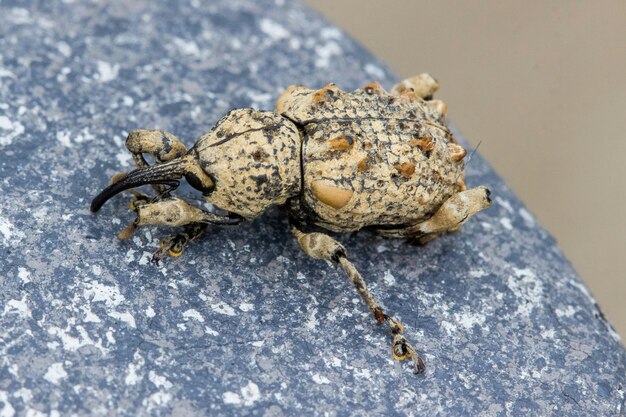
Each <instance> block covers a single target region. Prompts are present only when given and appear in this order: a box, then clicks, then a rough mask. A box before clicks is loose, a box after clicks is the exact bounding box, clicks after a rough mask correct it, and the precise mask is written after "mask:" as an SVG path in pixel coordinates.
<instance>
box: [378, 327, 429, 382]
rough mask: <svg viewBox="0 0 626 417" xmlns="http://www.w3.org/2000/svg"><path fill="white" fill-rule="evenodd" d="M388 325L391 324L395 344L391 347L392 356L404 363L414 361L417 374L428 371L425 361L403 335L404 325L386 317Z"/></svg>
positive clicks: (390, 328)
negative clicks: (407, 360)
mask: <svg viewBox="0 0 626 417" xmlns="http://www.w3.org/2000/svg"><path fill="white" fill-rule="evenodd" d="M385 319H386V321H387V323H388V324H389V330H390V331H391V336H392V337H393V344H392V346H391V354H392V355H393V357H394V359H396V360H399V361H403V360H405V359H411V360H412V361H413V365H414V366H415V370H414V372H415V373H416V374H421V373H422V372H424V370H425V369H426V365H424V361H423V360H422V358H421V357H420V355H419V354H418V353H417V351H416V350H415V348H414V347H413V346H412V345H411V344H410V343H409V341H408V340H406V337H404V335H403V334H402V331H403V330H404V329H403V327H402V324H401V323H400V322H399V321H398V320H396V319H394V318H393V317H390V316H386V317H385Z"/></svg>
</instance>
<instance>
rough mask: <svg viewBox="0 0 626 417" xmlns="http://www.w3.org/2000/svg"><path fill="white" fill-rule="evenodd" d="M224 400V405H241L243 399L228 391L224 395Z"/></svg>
mask: <svg viewBox="0 0 626 417" xmlns="http://www.w3.org/2000/svg"><path fill="white" fill-rule="evenodd" d="M222 399H223V400H224V404H241V398H240V397H239V394H237V393H236V392H232V391H226V392H225V393H224V394H223V395H222Z"/></svg>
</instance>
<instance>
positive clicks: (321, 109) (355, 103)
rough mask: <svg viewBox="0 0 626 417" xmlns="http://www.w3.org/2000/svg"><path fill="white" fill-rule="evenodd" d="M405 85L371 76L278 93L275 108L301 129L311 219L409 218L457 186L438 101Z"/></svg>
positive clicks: (395, 222) (396, 221) (350, 223)
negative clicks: (345, 85)
mask: <svg viewBox="0 0 626 417" xmlns="http://www.w3.org/2000/svg"><path fill="white" fill-rule="evenodd" d="M396 89H398V88H397V87H396ZM423 90H424V91H426V92H428V93H429V94H432V90H433V88H427V87H423ZM405 92H406V93H405V94H400V95H392V94H389V93H387V92H386V91H385V90H383V89H382V88H381V87H380V86H379V85H378V84H376V83H372V84H368V85H367V86H365V87H364V88H363V89H358V90H356V91H354V92H352V93H347V92H344V91H341V90H340V89H338V88H337V87H336V86H335V85H333V84H329V85H328V86H326V87H325V88H323V89H322V90H317V91H315V90H310V89H307V88H305V87H290V88H289V89H287V91H286V92H285V93H283V95H281V96H280V98H279V99H278V102H277V105H276V112H277V113H280V114H282V115H283V116H285V117H287V118H289V119H291V120H293V121H294V122H295V123H297V124H298V125H300V126H301V129H302V130H303V131H304V143H303V149H302V154H303V161H304V163H303V172H304V174H303V175H304V177H303V180H304V181H303V190H302V199H303V202H304V204H305V205H306V206H307V207H308V208H309V209H311V210H312V211H313V212H315V214H316V215H317V216H318V217H319V218H318V219H317V220H316V224H317V225H318V226H321V227H324V228H326V229H329V230H333V231H338V232H341V231H354V230H359V229H361V228H363V227H366V226H377V225H380V226H386V227H389V226H397V227H401V226H407V225H412V224H416V223H419V222H422V221H424V220H426V219H427V218H429V217H430V216H432V215H433V214H434V213H435V211H436V210H437V209H438V208H439V207H440V206H441V205H442V204H443V203H444V202H445V201H446V200H447V199H448V198H450V197H451V196H452V195H454V194H456V193H457V192H459V191H462V190H464V184H463V156H464V155H465V150H464V149H463V148H462V147H460V146H459V145H457V144H456V141H455V140H454V138H453V137H452V134H451V133H450V131H449V130H448V128H447V127H445V125H444V124H443V120H442V119H443V114H442V112H441V106H440V105H439V104H438V102H435V104H434V105H433V104H432V102H429V101H424V100H423V99H422V98H420V97H418V96H417V95H416V94H415V93H414V92H413V91H412V90H410V89H409V90H405Z"/></svg>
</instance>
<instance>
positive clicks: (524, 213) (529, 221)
mask: <svg viewBox="0 0 626 417" xmlns="http://www.w3.org/2000/svg"><path fill="white" fill-rule="evenodd" d="M517 212H518V213H519V215H520V216H521V217H522V219H524V222H525V223H526V225H527V226H529V227H532V226H534V225H535V218H534V217H533V215H532V214H530V212H529V211H528V210H526V209H525V208H524V207H520V208H519V210H517Z"/></svg>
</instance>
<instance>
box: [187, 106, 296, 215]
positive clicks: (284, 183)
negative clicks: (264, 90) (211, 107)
mask: <svg viewBox="0 0 626 417" xmlns="http://www.w3.org/2000/svg"><path fill="white" fill-rule="evenodd" d="M194 148H195V151H196V153H197V155H198V159H199V162H200V166H201V167H202V169H203V170H204V171H205V172H206V173H207V174H208V175H209V176H211V178H212V179H213V180H214V182H215V189H214V190H213V191H212V192H211V193H210V194H209V195H208V196H207V197H206V198H207V200H208V201H209V202H211V203H212V204H214V205H215V206H217V207H219V208H221V209H223V210H228V211H230V212H233V213H237V214H239V215H241V216H243V217H245V218H247V219H251V218H254V217H256V216H258V215H259V214H261V213H262V212H264V211H265V210H266V209H267V208H268V207H269V206H271V205H273V204H284V203H285V201H286V200H287V198H289V197H292V196H294V195H297V194H298V193H300V188H301V169H300V148H301V137H300V133H299V132H298V129H297V128H296V126H295V125H294V124H293V123H292V122H290V121H289V120H287V119H285V118H283V117H281V116H279V115H277V114H275V113H272V112H264V111H257V110H254V109H237V110H233V111H231V112H229V113H228V114H227V115H226V116H225V117H224V118H223V119H222V120H220V121H219V122H218V123H217V125H216V126H215V128H214V129H213V130H211V131H210V132H208V133H206V134H205V135H204V136H202V137H201V138H200V139H199V140H198V142H197V143H196V145H195V147H194Z"/></svg>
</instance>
